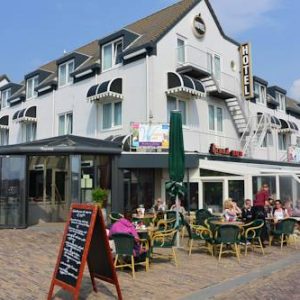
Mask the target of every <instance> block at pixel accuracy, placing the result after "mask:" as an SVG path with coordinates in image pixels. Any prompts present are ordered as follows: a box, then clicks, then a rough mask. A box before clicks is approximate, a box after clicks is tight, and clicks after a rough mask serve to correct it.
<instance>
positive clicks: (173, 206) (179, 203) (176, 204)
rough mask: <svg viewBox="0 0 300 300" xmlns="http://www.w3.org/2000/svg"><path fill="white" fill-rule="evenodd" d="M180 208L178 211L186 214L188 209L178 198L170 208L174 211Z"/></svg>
mask: <svg viewBox="0 0 300 300" xmlns="http://www.w3.org/2000/svg"><path fill="white" fill-rule="evenodd" d="M177 209H178V212H180V213H182V214H183V215H185V214H186V210H185V208H184V207H183V206H181V200H180V199H178V200H177V201H175V204H173V205H172V206H171V208H170V210H172V211H177Z"/></svg>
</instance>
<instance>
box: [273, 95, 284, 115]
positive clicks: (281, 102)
mask: <svg viewBox="0 0 300 300" xmlns="http://www.w3.org/2000/svg"><path fill="white" fill-rule="evenodd" d="M275 97H276V100H277V102H278V103H279V106H278V110H282V111H285V95H283V94H281V93H279V92H276V93H275Z"/></svg>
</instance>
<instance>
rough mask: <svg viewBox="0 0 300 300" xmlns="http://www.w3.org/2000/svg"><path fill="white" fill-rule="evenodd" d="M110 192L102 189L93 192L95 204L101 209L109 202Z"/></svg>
mask: <svg viewBox="0 0 300 300" xmlns="http://www.w3.org/2000/svg"><path fill="white" fill-rule="evenodd" d="M107 196H108V191H107V190H106V189H102V188H100V187H98V188H95V189H94V190H92V198H93V202H95V203H96V204H97V205H98V206H99V207H100V208H104V207H105V204H106V201H107Z"/></svg>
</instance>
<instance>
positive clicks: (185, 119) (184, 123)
mask: <svg viewBox="0 0 300 300" xmlns="http://www.w3.org/2000/svg"><path fill="white" fill-rule="evenodd" d="M171 99H173V100H175V110H179V111H181V110H180V109H179V102H182V103H185V116H181V120H182V126H183V127H188V120H189V119H188V100H186V99H184V98H181V97H176V96H167V123H170V117H171V111H169V110H168V108H169V106H168V101H169V100H171ZM184 121H185V122H184Z"/></svg>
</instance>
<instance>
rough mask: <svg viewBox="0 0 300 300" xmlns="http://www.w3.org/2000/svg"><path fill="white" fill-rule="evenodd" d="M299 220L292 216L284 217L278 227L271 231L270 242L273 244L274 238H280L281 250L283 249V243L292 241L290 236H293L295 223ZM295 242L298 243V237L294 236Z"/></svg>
mask: <svg viewBox="0 0 300 300" xmlns="http://www.w3.org/2000/svg"><path fill="white" fill-rule="evenodd" d="M296 224H297V221H296V220H295V219H292V218H288V219H284V220H282V221H281V222H280V223H278V224H277V226H276V229H274V230H272V231H271V234H270V240H269V244H270V246H271V245H272V241H273V239H274V238H279V239H280V250H281V251H282V246H283V243H284V242H286V243H287V244H288V243H289V242H290V238H291V237H292V236H293V233H294V230H295V225H296ZM294 243H295V244H296V239H295V237H294Z"/></svg>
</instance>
